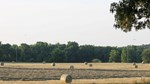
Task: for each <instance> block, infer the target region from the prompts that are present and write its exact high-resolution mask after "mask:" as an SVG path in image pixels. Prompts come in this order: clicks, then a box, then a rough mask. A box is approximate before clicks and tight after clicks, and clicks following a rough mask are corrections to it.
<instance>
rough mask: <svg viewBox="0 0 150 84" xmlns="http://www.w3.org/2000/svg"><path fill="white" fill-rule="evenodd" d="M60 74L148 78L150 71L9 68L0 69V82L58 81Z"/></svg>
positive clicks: (73, 76) (77, 76) (83, 77)
mask: <svg viewBox="0 0 150 84" xmlns="http://www.w3.org/2000/svg"><path fill="white" fill-rule="evenodd" d="M62 74H70V75H71V76H72V78H73V79H103V78H124V77H127V78H129V77H150V70H107V69H73V70H70V69H62V68H61V69H60V68H10V67H0V80H7V81H8V80H23V81H36V80H37V81H42V80H43V81H44V80H59V79H60V77H61V75H62Z"/></svg>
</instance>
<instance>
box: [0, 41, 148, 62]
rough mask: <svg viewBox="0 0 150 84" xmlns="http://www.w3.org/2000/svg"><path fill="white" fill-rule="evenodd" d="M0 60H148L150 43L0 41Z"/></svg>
mask: <svg viewBox="0 0 150 84" xmlns="http://www.w3.org/2000/svg"><path fill="white" fill-rule="evenodd" d="M0 61H5V62H12V61H17V62H43V61H45V62H66V63H68V62H85V61H86V62H142V61H145V62H150V44H149V45H141V46H134V45H130V46H126V47H111V46H105V47H104V46H94V45H79V44H78V43H77V42H68V43H67V44H60V43H56V44H49V43H47V42H40V41H39V42H37V43H35V44H30V45H28V44H26V43H22V44H20V45H15V44H13V45H11V44H8V43H7V44H2V43H1V42H0Z"/></svg>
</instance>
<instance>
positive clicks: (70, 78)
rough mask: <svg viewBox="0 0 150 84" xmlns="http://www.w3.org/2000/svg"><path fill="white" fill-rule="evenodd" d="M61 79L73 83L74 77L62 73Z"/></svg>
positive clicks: (63, 81)
mask: <svg viewBox="0 0 150 84" xmlns="http://www.w3.org/2000/svg"><path fill="white" fill-rule="evenodd" d="M60 80H61V81H62V83H65V84H66V83H71V82H72V77H71V75H69V74H63V75H61V78H60Z"/></svg>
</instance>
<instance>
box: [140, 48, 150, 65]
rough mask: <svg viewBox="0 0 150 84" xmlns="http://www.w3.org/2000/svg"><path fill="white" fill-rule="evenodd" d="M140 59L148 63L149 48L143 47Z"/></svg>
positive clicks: (149, 56) (149, 58) (149, 59)
mask: <svg viewBox="0 0 150 84" xmlns="http://www.w3.org/2000/svg"><path fill="white" fill-rule="evenodd" d="M142 60H143V61H144V62H146V63H150V49H144V50H143V52H142Z"/></svg>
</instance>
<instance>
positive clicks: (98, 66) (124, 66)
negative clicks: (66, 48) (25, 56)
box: [4, 63, 150, 70]
mask: <svg viewBox="0 0 150 84" xmlns="http://www.w3.org/2000/svg"><path fill="white" fill-rule="evenodd" d="M50 64H51V63H46V64H43V63H5V66H4V67H12V68H63V69H64V68H65V69H68V68H69V67H70V65H73V66H74V68H75V69H111V70H112V69H114V70H150V64H142V63H137V65H138V68H137V69H135V68H134V67H133V63H89V64H93V66H92V67H89V66H88V65H85V64H84V63H56V66H54V67H53V66H51V65H50Z"/></svg>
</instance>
